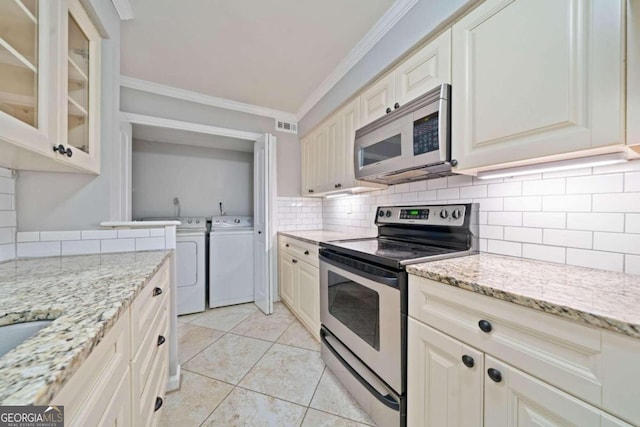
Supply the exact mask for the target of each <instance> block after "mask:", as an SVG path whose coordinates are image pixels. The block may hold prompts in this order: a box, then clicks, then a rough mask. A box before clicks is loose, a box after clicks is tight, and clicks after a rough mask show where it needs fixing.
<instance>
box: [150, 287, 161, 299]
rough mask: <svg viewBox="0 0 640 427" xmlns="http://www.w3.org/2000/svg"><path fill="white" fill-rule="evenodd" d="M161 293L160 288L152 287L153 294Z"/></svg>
mask: <svg viewBox="0 0 640 427" xmlns="http://www.w3.org/2000/svg"><path fill="white" fill-rule="evenodd" d="M160 294H162V289H160V288H153V294H152V295H153V296H154V297H157V296H158V295H160Z"/></svg>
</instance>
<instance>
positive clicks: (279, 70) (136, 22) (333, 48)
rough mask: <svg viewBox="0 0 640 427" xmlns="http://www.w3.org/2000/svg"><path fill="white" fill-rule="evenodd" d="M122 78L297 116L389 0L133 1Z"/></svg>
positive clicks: (124, 33) (125, 28)
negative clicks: (293, 113) (296, 113)
mask: <svg viewBox="0 0 640 427" xmlns="http://www.w3.org/2000/svg"><path fill="white" fill-rule="evenodd" d="M130 2H131V6H132V8H133V13H134V15H135V18H134V19H133V20H131V21H123V23H122V43H121V46H122V47H121V73H122V75H124V76H129V77H134V78H138V79H142V80H148V81H152V82H154V83H160V84H164V85H168V86H173V87H177V88H180V89H186V90H190V91H194V92H199V93H202V94H206V95H211V96H215V97H220V98H226V99H230V100H234V101H238V102H243V103H247V104H252V105H257V106H260V107H268V108H273V109H277V110H281V111H286V112H296V111H298V109H299V108H300V107H301V106H302V104H303V103H304V101H305V100H306V99H307V98H308V97H309V96H311V94H312V93H313V91H314V90H315V89H316V88H317V87H318V86H319V85H320V83H322V81H323V80H324V79H325V78H326V77H327V76H328V75H329V74H330V73H331V72H332V71H333V69H334V68H335V67H336V66H337V65H338V63H339V62H340V61H341V60H342V59H343V58H344V57H346V56H347V55H348V54H349V52H350V51H351V49H353V48H354V47H355V45H356V44H357V43H358V42H359V41H360V40H361V39H362V38H363V37H364V36H365V34H366V33H367V32H368V31H369V30H370V29H371V28H372V27H373V26H374V25H375V24H376V22H377V21H378V20H379V19H380V18H381V17H382V16H383V15H384V14H385V12H386V11H387V10H388V9H389V8H390V7H391V5H392V4H393V3H394V0H321V1H318V0H242V1H233V0H187V1H176V0H130Z"/></svg>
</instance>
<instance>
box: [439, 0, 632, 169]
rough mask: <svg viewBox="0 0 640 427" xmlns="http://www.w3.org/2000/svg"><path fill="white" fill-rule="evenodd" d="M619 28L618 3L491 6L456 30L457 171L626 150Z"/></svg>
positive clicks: (549, 1) (494, 1)
mask: <svg viewBox="0 0 640 427" xmlns="http://www.w3.org/2000/svg"><path fill="white" fill-rule="evenodd" d="M624 20H625V2H624V1H623V0H611V1H599V0H519V1H513V0H487V1H485V2H484V3H482V4H480V5H479V6H478V7H477V8H475V9H473V10H472V11H471V12H469V13H468V14H467V15H465V16H464V17H462V18H461V19H460V20H459V21H458V22H456V23H455V24H454V25H453V27H452V103H451V105H452V122H453V126H452V153H453V158H454V159H456V160H457V162H458V166H457V171H458V172H460V171H465V172H467V173H475V172H477V171H478V170H489V169H498V168H501V167H505V166H514V165H519V164H530V163H536V162H541V161H544V160H541V158H544V157H548V156H554V155H555V156H558V155H564V156H565V158H568V157H576V154H575V152H578V151H581V150H588V149H596V148H600V151H599V152H603V150H604V151H616V150H619V149H623V147H624V143H625V134H624V113H625V109H624V105H625V92H624V90H625V89H624V56H625V54H624V46H625V34H624V28H625V27H624ZM603 147H607V149H606V150H605V149H604V148H603ZM571 153H573V154H571ZM583 155H584V154H583ZM523 162H525V163H523Z"/></svg>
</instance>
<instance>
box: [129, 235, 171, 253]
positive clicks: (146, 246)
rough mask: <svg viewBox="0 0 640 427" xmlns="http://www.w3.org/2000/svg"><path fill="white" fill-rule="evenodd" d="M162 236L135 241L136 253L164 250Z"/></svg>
mask: <svg viewBox="0 0 640 427" xmlns="http://www.w3.org/2000/svg"><path fill="white" fill-rule="evenodd" d="M164 245H165V242H164V236H161V237H142V238H137V239H136V251H154V250H158V249H164Z"/></svg>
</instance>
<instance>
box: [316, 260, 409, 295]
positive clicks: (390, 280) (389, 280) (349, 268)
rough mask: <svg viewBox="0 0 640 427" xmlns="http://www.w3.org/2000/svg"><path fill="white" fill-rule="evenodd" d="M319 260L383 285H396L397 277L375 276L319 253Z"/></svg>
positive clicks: (395, 286)
mask: <svg viewBox="0 0 640 427" xmlns="http://www.w3.org/2000/svg"><path fill="white" fill-rule="evenodd" d="M320 261H322V262H326V263H327V264H331V265H333V266H334V267H338V268H340V269H342V270H345V271H348V272H349V273H353V274H356V275H358V276H360V277H364V278H365V279H369V280H371V281H373V282H377V283H382V284H384V285H389V286H392V287H394V288H397V287H398V278H397V277H381V276H377V275H375V274H373V273H369V272H368V271H364V270H362V269H360V268H356V267H352V266H350V265H346V264H343V263H341V262H339V261H335V260H332V259H329V258H327V257H324V256H322V255H320Z"/></svg>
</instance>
